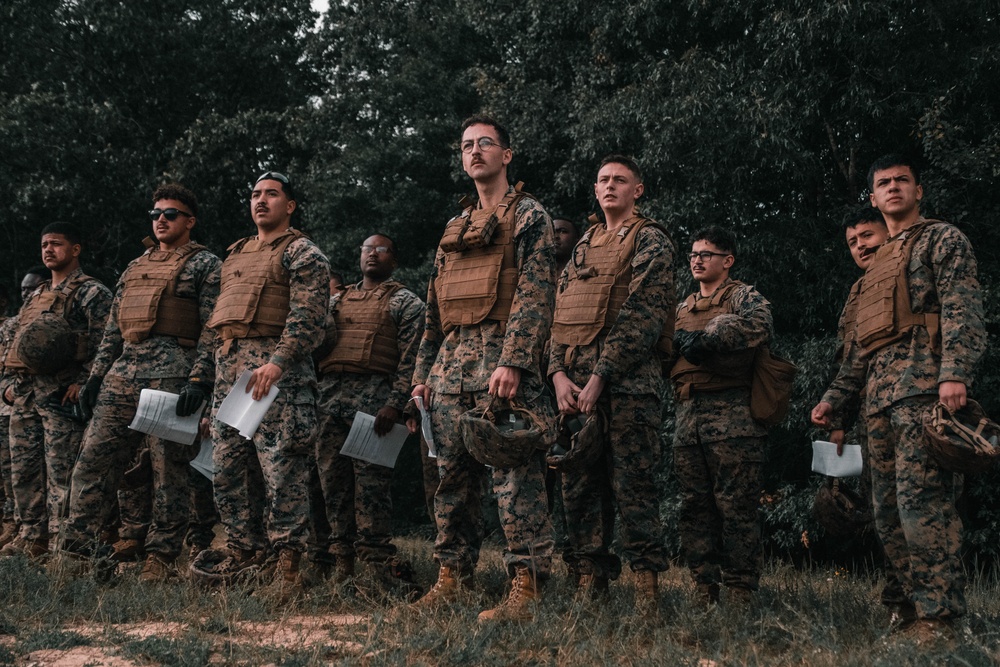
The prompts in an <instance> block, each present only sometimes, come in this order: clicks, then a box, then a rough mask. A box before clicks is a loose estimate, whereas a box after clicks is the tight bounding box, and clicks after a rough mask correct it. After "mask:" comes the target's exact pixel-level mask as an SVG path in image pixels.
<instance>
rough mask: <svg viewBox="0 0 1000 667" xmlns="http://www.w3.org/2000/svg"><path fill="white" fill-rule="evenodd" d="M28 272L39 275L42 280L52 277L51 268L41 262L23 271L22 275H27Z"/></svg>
mask: <svg viewBox="0 0 1000 667" xmlns="http://www.w3.org/2000/svg"><path fill="white" fill-rule="evenodd" d="M29 273H30V274H33V275H36V276H41V277H42V280H49V279H50V278H52V269H50V268H49V267H47V266H45V265H43V264H39V265H38V266H33V267H31V268H30V269H28V270H27V271H25V272H24V275H28V274H29Z"/></svg>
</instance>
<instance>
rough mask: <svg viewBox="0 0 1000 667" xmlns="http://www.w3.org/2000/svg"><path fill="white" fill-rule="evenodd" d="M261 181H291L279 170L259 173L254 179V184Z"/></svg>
mask: <svg viewBox="0 0 1000 667" xmlns="http://www.w3.org/2000/svg"><path fill="white" fill-rule="evenodd" d="M261 181H279V182H281V183H284V184H285V185H289V184H290V183H291V182H290V181H289V180H288V177H287V176H285V175H284V174H282V173H281V172H280V171H268V172H265V173H263V174H261V175H260V176H259V177H258V178H257V180H256V181H254V185H256V184H257V183H260V182H261Z"/></svg>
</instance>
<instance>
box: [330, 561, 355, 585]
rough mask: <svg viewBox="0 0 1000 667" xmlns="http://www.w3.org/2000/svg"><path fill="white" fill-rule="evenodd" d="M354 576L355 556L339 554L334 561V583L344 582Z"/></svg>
mask: <svg viewBox="0 0 1000 667" xmlns="http://www.w3.org/2000/svg"><path fill="white" fill-rule="evenodd" d="M353 576H354V556H337V560H336V561H334V563H333V583H335V584H338V585H339V584H343V583H345V582H346V581H347V580H348V579H350V578H351V577H353Z"/></svg>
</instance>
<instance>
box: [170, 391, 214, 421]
mask: <svg viewBox="0 0 1000 667" xmlns="http://www.w3.org/2000/svg"><path fill="white" fill-rule="evenodd" d="M211 394H212V385H210V384H206V383H204V382H188V383H187V384H186V385H184V388H183V389H181V393H180V396H179V398H178V399H177V416H178V417H187V416H189V415H193V414H194V413H195V412H196V411H197V410H198V408H200V407H201V404H202V403H203V402H204V401H206V400H207V399H208V397H209V396H210V395H211Z"/></svg>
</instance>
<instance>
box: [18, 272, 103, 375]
mask: <svg viewBox="0 0 1000 667" xmlns="http://www.w3.org/2000/svg"><path fill="white" fill-rule="evenodd" d="M91 280H96V278H91V277H90V276H88V275H86V274H83V273H81V274H80V275H79V276H77V277H76V278H74V279H73V280H72V281H70V282H69V283H67V284H66V286H65V287H64V288H62V289H61V290H58V291H56V290H53V289H51V287H50V288H49V289H47V290H45V291H44V292H42V293H41V294H39V295H38V296H36V297H35V298H34V299H32V300H31V302H30V303H29V304H28V307H27V308H25V309H23V310H22V311H21V312H20V314H19V316H20V319H19V320H18V322H17V330H18V332H21V331H23V330H24V328H25V327H26V326H27V325H29V324H31V323H32V322H34V321H35V320H37V319H38V317H39V315H41V314H42V313H45V312H53V313H60V314H61V315H62V316H63V317H64V318H65V317H66V316H67V315H69V306H70V304H71V303H73V295H74V294H76V291H77V290H78V289H80V287H82V286H83V285H84V283H87V282H90V281H91ZM50 285H51V283H50ZM74 333H75V334H76V354H75V355H74V357H73V358H74V359H75V360H76V361H77V362H79V363H83V362H85V361H87V352H88V349H87V343H88V341H87V335H86V332H82V331H76V332H74ZM19 340H20V333H16V334H14V340H13V341H11V344H10V347H9V348H7V358H6V360H4V368H10V369H12V370H17V371H23V372H26V373H31V374H32V375H33V374H34V373H33V372H32V370H31V369H30V368H28V366H27V365H26V364H25V363H24V362H23V361H21V360H20V359H19V358H18V356H17V344H18V341H19Z"/></svg>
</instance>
